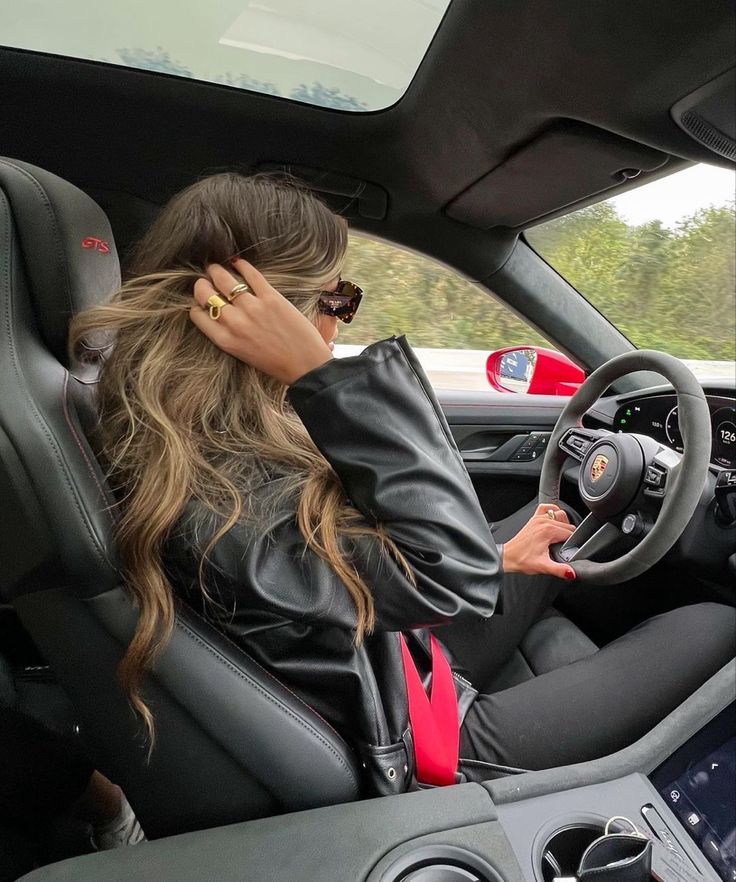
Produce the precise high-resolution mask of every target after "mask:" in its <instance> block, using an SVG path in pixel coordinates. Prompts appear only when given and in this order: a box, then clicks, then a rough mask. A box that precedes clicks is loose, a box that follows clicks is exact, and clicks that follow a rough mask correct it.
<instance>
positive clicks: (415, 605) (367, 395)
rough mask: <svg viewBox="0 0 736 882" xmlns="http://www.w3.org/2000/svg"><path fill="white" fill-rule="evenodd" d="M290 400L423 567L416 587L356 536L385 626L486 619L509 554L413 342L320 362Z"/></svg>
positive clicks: (358, 559) (361, 500) (343, 475)
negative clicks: (501, 549) (499, 545)
mask: <svg viewBox="0 0 736 882" xmlns="http://www.w3.org/2000/svg"><path fill="white" fill-rule="evenodd" d="M289 399H290V401H291V404H292V406H293V407H294V409H295V410H296V412H297V413H298V415H299V417H300V418H301V420H302V422H303V423H304V425H305V427H306V429H307V431H308V432H309V434H310V436H311V437H312V439H313V440H314V442H315V444H316V445H317V446H318V448H319V449H320V451H321V453H322V454H323V455H324V457H325V458H326V459H327V460H328V462H329V463H330V464H331V465H332V467H333V468H334V469H335V471H336V473H337V474H338V476H339V478H340V480H341V482H342V484H343V486H344V488H345V492H346V494H347V496H348V498H349V499H350V500H351V502H352V504H353V505H354V506H355V507H356V508H357V509H358V510H359V511H360V512H361V513H362V514H363V515H364V517H365V518H366V519H368V520H369V521H371V522H381V523H382V524H383V525H384V526H385V528H386V530H387V532H388V535H389V536H390V537H391V539H393V541H394V542H395V543H396V545H397V546H398V548H399V549H400V550H401V552H402V553H403V554H404V556H405V557H406V559H407V561H408V562H409V564H410V566H411V568H412V570H413V572H414V573H415V575H416V581H417V584H416V587H414V586H413V585H411V583H410V582H409V581H408V580H407V579H406V578H405V576H404V575H403V573H402V571H401V569H400V567H399V566H398V565H397V564H396V563H395V561H394V560H393V559H391V558H388V556H387V555H385V554H383V553H380V551H379V550H378V546H377V543H376V542H375V541H374V540H360V541H359V542H357V543H355V546H354V548H353V549H352V550H353V552H354V560H355V564H356V566H357V567H358V569H359V571H360V572H361V573H362V575H363V576H364V578H365V580H366V582H367V584H368V585H369V586H370V587H371V589H372V591H373V596H374V600H375V604H376V614H377V630H388V631H393V630H409V629H414V628H421V627H424V626H432V625H438V624H442V623H447V622H449V621H456V620H458V619H460V618H470V619H475V620H477V619H478V618H488V617H489V616H490V615H491V614H492V613H493V611H494V608H495V606H496V601H497V599H498V594H499V588H500V583H501V565H500V557H499V554H498V551H497V549H496V546H495V543H494V541H493V538H492V536H491V532H490V529H489V527H488V524H487V522H486V519H485V516H484V515H483V512H482V510H481V508H480V504H479V502H478V498H477V496H476V493H475V490H474V489H473V486H472V483H471V481H470V477H469V475H468V473H467V470H466V468H465V465H464V464H463V462H462V458H461V456H460V452H459V451H458V449H457V446H456V445H455V442H454V439H453V437H452V435H451V433H450V429H449V426H448V425H447V421H446V420H445V417H444V414H443V413H442V410H441V408H440V407H439V404H438V403H437V400H436V398H435V396H434V393H433V390H432V388H431V386H430V385H429V382H428V381H427V379H426V376H425V375H424V372H423V370H422V368H421V366H420V365H419V363H418V361H417V360H416V357H415V355H414V353H413V352H412V350H411V348H410V346H409V345H408V343H407V342H406V339H405V338H404V337H400V338H398V339H397V338H391V339H389V340H383V341H381V342H379V343H375V344H373V345H372V346H369V347H368V348H367V349H366V350H364V352H362V353H361V354H360V355H358V356H354V357H352V358H342V359H335V360H333V361H331V362H328V363H327V364H326V365H322V366H321V367H319V368H317V369H315V370H313V371H311V372H310V373H309V374H307V375H305V376H304V377H302V378H301V379H299V380H298V381H297V382H296V383H295V384H294V385H293V386H292V387H291V388H290V390H289Z"/></svg>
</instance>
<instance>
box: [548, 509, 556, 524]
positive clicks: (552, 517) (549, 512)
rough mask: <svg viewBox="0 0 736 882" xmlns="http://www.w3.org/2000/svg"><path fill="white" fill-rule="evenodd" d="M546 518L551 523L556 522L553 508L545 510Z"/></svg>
mask: <svg viewBox="0 0 736 882" xmlns="http://www.w3.org/2000/svg"><path fill="white" fill-rule="evenodd" d="M547 517H548V518H549V519H550V520H551V521H556V520H557V515H556V513H555V510H554V509H553V508H548V509H547Z"/></svg>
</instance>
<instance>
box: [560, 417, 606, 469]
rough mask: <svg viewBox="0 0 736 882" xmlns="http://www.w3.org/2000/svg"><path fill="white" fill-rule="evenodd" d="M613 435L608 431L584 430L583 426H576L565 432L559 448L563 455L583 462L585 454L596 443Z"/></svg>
mask: <svg viewBox="0 0 736 882" xmlns="http://www.w3.org/2000/svg"><path fill="white" fill-rule="evenodd" d="M611 434H612V433H611V432H609V431H607V430H606V429H584V428H583V427H582V426H575V428H573V429H568V430H567V431H566V432H565V434H564V435H563V436H562V437H561V438H560V440H559V441H558V442H557V446H558V447H559V448H560V450H561V451H562V452H563V453H566V454H567V455H568V456H570V457H572V458H573V459H576V460H577V461H578V462H582V461H583V460H584V459H585V454H586V453H587V452H588V450H589V449H590V447H591V446H592V445H593V444H595V442H596V441H600V440H601V438H605V437H606V436H607V435H611Z"/></svg>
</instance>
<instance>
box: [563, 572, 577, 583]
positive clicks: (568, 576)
mask: <svg viewBox="0 0 736 882" xmlns="http://www.w3.org/2000/svg"><path fill="white" fill-rule="evenodd" d="M565 578H566V579H567V580H568V581H569V582H572V581H573V579H577V576H576V575H575V570H573V569H569V570H565Z"/></svg>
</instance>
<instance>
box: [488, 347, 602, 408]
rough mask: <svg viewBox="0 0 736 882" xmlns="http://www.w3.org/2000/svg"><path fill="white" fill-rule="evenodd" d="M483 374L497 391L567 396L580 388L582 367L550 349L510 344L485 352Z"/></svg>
mask: <svg viewBox="0 0 736 882" xmlns="http://www.w3.org/2000/svg"><path fill="white" fill-rule="evenodd" d="M486 376H487V377H488V382H489V383H490V384H491V386H492V387H493V388H494V389H496V390H498V391H499V392H526V393H527V394H529V395H565V396H570V395H574V394H575V393H576V392H577V390H578V389H579V388H580V385H581V384H582V382H583V380H584V379H585V371H583V369H582V368H579V367H578V366H577V365H576V364H575V363H574V362H572V361H570V359H569V358H567V356H565V355H562V353H560V352H555V351H554V350H553V349H543V348H542V347H540V346H510V347H508V348H506V349H497V350H496V351H495V352H492V353H491V354H490V355H489V356H488V359H487V361H486Z"/></svg>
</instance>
